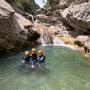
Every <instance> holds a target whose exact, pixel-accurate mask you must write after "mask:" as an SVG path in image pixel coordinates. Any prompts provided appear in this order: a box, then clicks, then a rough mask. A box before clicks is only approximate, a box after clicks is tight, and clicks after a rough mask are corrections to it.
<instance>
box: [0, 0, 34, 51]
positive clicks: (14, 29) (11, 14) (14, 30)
mask: <svg viewBox="0 0 90 90" xmlns="http://www.w3.org/2000/svg"><path fill="white" fill-rule="evenodd" d="M28 25H29V26H30V25H32V23H31V22H30V21H29V20H27V19H26V18H25V17H23V16H22V15H20V14H19V13H17V12H16V11H15V10H14V9H13V8H12V7H11V5H10V4H8V3H7V2H6V1H5V0H0V52H9V51H12V52H14V51H17V50H19V49H21V48H22V47H28V46H30V45H32V42H30V41H28V40H27V33H28V30H26V29H25V28H24V26H28Z"/></svg>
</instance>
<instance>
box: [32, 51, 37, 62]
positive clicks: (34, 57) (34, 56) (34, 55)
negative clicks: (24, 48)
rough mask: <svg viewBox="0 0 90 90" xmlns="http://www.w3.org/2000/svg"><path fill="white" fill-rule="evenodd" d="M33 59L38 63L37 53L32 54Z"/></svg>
mask: <svg viewBox="0 0 90 90" xmlns="http://www.w3.org/2000/svg"><path fill="white" fill-rule="evenodd" d="M32 57H33V59H34V61H37V54H36V53H34V54H32Z"/></svg>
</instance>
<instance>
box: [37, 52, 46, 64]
mask: <svg viewBox="0 0 90 90" xmlns="http://www.w3.org/2000/svg"><path fill="white" fill-rule="evenodd" d="M37 60H38V62H39V64H43V63H44V62H45V56H44V54H43V50H38V55H37Z"/></svg>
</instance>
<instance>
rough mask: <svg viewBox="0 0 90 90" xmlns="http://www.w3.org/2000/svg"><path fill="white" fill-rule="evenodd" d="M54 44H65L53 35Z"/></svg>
mask: <svg viewBox="0 0 90 90" xmlns="http://www.w3.org/2000/svg"><path fill="white" fill-rule="evenodd" d="M53 44H54V45H65V44H64V41H63V40H60V39H59V38H58V37H53Z"/></svg>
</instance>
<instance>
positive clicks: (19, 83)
mask: <svg viewBox="0 0 90 90" xmlns="http://www.w3.org/2000/svg"><path fill="white" fill-rule="evenodd" d="M38 48H42V49H43V50H44V53H45V55H46V63H45V65H44V67H43V68H42V69H39V70H26V69H23V68H21V66H20V64H21V63H20V62H21V60H22V52H19V53H17V54H15V55H12V56H6V57H3V58H1V59H0V90H90V63H89V62H87V61H86V60H85V58H84V57H83V55H82V54H80V53H79V52H78V51H75V50H72V49H70V48H66V47H62V46H39V47H37V49H38Z"/></svg>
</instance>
